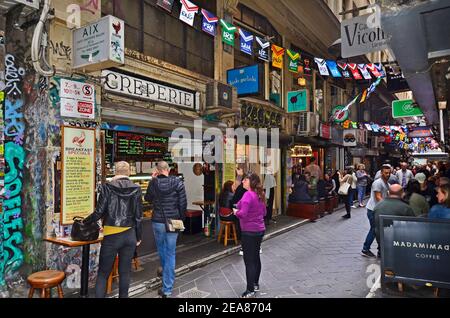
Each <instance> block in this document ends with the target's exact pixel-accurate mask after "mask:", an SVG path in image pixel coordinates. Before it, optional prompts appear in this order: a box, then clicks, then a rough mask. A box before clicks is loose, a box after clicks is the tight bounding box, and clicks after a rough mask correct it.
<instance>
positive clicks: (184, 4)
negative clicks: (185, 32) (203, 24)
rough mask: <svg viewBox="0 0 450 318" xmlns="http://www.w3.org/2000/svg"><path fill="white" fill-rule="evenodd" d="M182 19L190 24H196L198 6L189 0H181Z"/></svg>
mask: <svg viewBox="0 0 450 318" xmlns="http://www.w3.org/2000/svg"><path fill="white" fill-rule="evenodd" d="M180 2H181V10H180V20H181V21H183V22H185V23H187V24H188V25H190V26H193V25H194V19H195V15H196V14H197V12H198V6H196V5H195V4H193V3H192V2H190V1H189V0H180Z"/></svg>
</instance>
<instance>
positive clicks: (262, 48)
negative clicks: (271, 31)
mask: <svg viewBox="0 0 450 318" xmlns="http://www.w3.org/2000/svg"><path fill="white" fill-rule="evenodd" d="M256 43H258V58H259V59H260V60H263V61H266V62H269V61H270V57H269V48H270V42H269V41H265V40H264V39H261V38H260V37H256Z"/></svg>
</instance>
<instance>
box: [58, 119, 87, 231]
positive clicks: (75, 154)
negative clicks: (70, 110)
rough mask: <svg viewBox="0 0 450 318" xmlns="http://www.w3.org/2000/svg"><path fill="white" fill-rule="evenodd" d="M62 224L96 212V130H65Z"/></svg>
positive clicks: (68, 128)
mask: <svg viewBox="0 0 450 318" xmlns="http://www.w3.org/2000/svg"><path fill="white" fill-rule="evenodd" d="M61 130H62V146H61V149H62V171H61V180H62V182H61V224H63V225H67V224H72V223H73V218H74V217H76V216H80V217H86V216H88V215H89V214H91V213H92V212H93V211H94V209H95V171H96V167H95V162H96V161H95V155H96V149H95V129H87V128H77V127H66V126H63V127H62V129H61Z"/></svg>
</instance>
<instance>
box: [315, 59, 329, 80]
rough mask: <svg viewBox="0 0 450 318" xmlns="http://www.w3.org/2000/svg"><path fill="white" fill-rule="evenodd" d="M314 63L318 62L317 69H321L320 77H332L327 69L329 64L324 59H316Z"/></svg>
mask: <svg viewBox="0 0 450 318" xmlns="http://www.w3.org/2000/svg"><path fill="white" fill-rule="evenodd" d="M314 61H315V62H316V64H317V67H318V68H319V73H320V75H324V76H330V73H329V72H328V68H327V62H326V61H325V60H324V59H319V58H318V57H315V58H314Z"/></svg>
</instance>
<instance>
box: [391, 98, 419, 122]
mask: <svg viewBox="0 0 450 318" xmlns="http://www.w3.org/2000/svg"><path fill="white" fill-rule="evenodd" d="M412 116H423V112H422V110H421V109H420V107H419V105H417V104H416V103H414V101H413V100H412V99H405V100H395V101H393V102H392V117H393V118H404V117H412Z"/></svg>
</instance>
